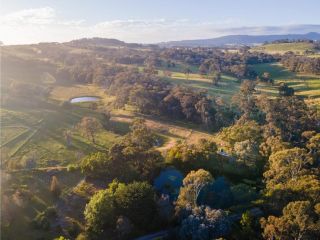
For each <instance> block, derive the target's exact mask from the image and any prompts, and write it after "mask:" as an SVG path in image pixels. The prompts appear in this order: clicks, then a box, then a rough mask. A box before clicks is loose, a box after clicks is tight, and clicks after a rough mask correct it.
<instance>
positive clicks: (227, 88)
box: [168, 72, 240, 102]
mask: <svg viewBox="0 0 320 240" xmlns="http://www.w3.org/2000/svg"><path fill="white" fill-rule="evenodd" d="M168 79H169V81H170V82H171V83H173V84H177V85H184V86H187V87H191V88H193V89H195V90H198V91H207V92H208V94H209V95H211V96H213V97H218V98H222V99H223V100H225V101H227V102H229V101H230V100H231V98H232V96H233V95H234V94H235V93H236V92H237V91H238V90H239V87H240V83H239V82H238V81H237V79H236V78H234V77H231V76H228V75H225V74H223V75H222V76H221V81H220V82H219V84H218V86H215V85H213V84H212V81H211V79H210V76H202V75H200V74H197V73H191V74H189V75H188V76H187V75H186V74H184V73H180V72H172V75H171V77H170V78H168Z"/></svg>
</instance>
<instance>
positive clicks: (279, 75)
mask: <svg viewBox="0 0 320 240" xmlns="http://www.w3.org/2000/svg"><path fill="white" fill-rule="evenodd" d="M251 67H252V68H253V69H254V70H255V71H256V72H257V73H258V74H259V75H261V74H263V73H264V72H269V73H270V74H271V78H273V79H274V80H275V86H270V85H266V84H259V86H258V89H259V90H260V91H261V92H262V93H266V94H268V95H271V96H276V95H277V94H278V89H277V87H276V85H277V84H278V83H280V82H285V83H287V84H288V85H289V86H290V87H293V88H294V90H295V94H296V95H298V96H304V97H305V98H307V99H306V101H307V102H309V103H311V104H317V105H318V106H319V105H320V76H317V75H306V74H296V73H292V72H290V71H288V70H286V69H285V68H283V67H282V66H281V65H280V64H270V63H267V64H257V65H252V66H251Z"/></svg>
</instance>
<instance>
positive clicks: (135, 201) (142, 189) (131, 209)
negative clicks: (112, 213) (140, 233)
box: [114, 182, 156, 228]
mask: <svg viewBox="0 0 320 240" xmlns="http://www.w3.org/2000/svg"><path fill="white" fill-rule="evenodd" d="M114 200H115V204H116V207H117V213H118V214H119V215H123V216H126V217H128V218H129V219H130V220H131V221H132V222H133V224H134V225H135V226H137V227H138V228H139V227H140V226H143V228H145V227H146V226H148V225H150V223H152V221H153V218H154V216H155V213H156V205H155V192H154V190H153V188H152V186H151V185H149V184H148V183H146V182H133V183H130V184H128V185H121V184H120V185H119V186H118V188H117V189H116V190H115V192H114Z"/></svg>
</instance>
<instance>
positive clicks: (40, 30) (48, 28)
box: [0, 7, 320, 44]
mask: <svg viewBox="0 0 320 240" xmlns="http://www.w3.org/2000/svg"><path fill="white" fill-rule="evenodd" d="M239 22H241V21H240V20H239V19H234V18H226V19H221V20H219V21H215V22H210V21H192V20H189V19H176V20H168V19H125V20H122V19H120V20H112V21H102V22H98V23H94V24H87V22H86V21H85V20H83V19H62V18H61V17H60V16H58V15H57V13H56V11H55V10H54V9H53V8H51V7H42V8H30V9H24V10H20V11H16V12H13V13H9V14H7V15H4V16H0V40H1V41H3V42H4V43H6V44H26V43H37V42H52V41H58V42H63V41H70V40H73V39H77V38H83V37H105V38H117V39H120V40H124V41H126V42H140V43H156V42H161V41H172V40H186V39H202V38H213V37H218V36H223V35H229V34H248V35H257V34H287V33H306V32H320V25H288V26H276V27H275V26H262V27H260V26H249V27H234V26H239V25H238V23H239Z"/></svg>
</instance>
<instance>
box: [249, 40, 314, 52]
mask: <svg viewBox="0 0 320 240" xmlns="http://www.w3.org/2000/svg"><path fill="white" fill-rule="evenodd" d="M252 51H259V52H266V53H270V54H275V53H279V54H284V53H286V52H289V51H290V52H294V53H295V54H304V53H305V52H306V51H314V46H313V44H312V43H307V42H294V43H270V44H266V45H262V46H258V47H255V48H253V49H252Z"/></svg>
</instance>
